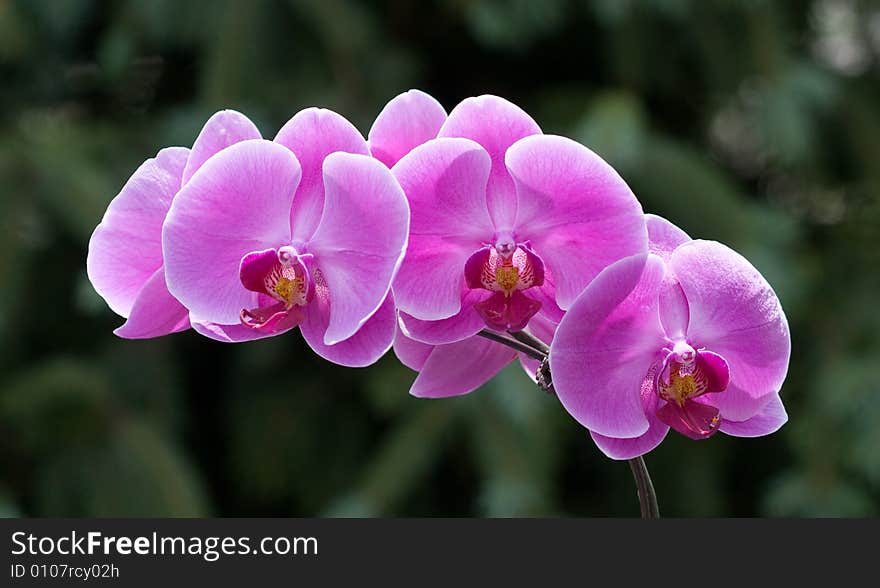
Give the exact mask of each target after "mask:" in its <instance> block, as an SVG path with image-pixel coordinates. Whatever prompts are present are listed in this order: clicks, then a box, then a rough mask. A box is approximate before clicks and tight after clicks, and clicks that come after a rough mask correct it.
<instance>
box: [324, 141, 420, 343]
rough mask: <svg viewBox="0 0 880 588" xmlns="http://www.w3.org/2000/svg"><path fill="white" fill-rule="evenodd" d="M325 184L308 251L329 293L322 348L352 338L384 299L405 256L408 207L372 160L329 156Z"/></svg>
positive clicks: (387, 173) (400, 192)
mask: <svg viewBox="0 0 880 588" xmlns="http://www.w3.org/2000/svg"><path fill="white" fill-rule="evenodd" d="M324 183H325V186H326V195H325V198H326V203H327V205H326V207H325V208H324V214H323V216H322V217H321V223H320V224H319V225H318V228H317V229H315V233H314V235H313V237H312V239H311V241H310V242H309V244H308V247H309V251H310V252H311V253H313V254H314V255H315V264H316V266H317V268H318V269H319V270H320V271H321V273H322V276H323V279H324V281H325V282H326V284H327V287H328V288H329V290H330V298H331V300H332V305H331V310H330V321H329V323H328V326H327V332H326V333H325V334H324V343H325V344H326V345H333V344H334V343H338V342H339V341H343V340H345V339H348V338H349V337H351V336H352V335H354V334H355V332H357V330H358V329H359V328H360V327H361V325H363V324H364V323H365V322H366V320H367V319H368V318H370V316H372V314H373V313H374V312H376V310H377V309H378V308H379V306H380V305H381V304H382V303H383V302H384V301H385V299H386V297H387V296H388V293H389V291H390V290H391V282H392V280H393V279H394V276H395V274H396V273H397V269H398V267H399V266H400V263H401V261H402V259H403V255H404V253H405V251H406V242H407V233H408V232H409V206H408V204H407V201H406V196H405V195H404V193H403V190H401V188H400V185H399V184H398V183H397V181H396V180H395V179H394V176H392V175H391V172H390V171H389V170H388V168H387V167H385V166H384V165H382V164H381V163H380V162H379V161H377V160H375V159H373V158H372V157H367V156H364V155H354V154H350V153H333V154H331V155H328V156H327V158H326V159H325V160H324ZM389 344H390V339H389Z"/></svg>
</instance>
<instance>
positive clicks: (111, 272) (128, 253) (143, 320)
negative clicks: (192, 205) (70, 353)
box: [86, 110, 260, 339]
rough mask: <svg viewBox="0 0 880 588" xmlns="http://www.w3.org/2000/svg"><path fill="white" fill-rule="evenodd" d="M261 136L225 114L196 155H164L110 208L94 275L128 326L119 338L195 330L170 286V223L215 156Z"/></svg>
mask: <svg viewBox="0 0 880 588" xmlns="http://www.w3.org/2000/svg"><path fill="white" fill-rule="evenodd" d="M259 137H260V132H259V131H258V130H257V128H256V127H255V126H254V124H253V123H252V122H251V121H250V120H248V118H247V117H245V116H244V115H243V114H241V113H239V112H235V111H233V110H223V111H220V112H217V113H216V114H214V115H213V116H212V117H211V118H210V119H209V120H208V121H207V122H206V123H205V126H204V127H203V128H202V131H201V132H200V133H199V136H198V138H197V139H196V141H195V143H194V144H193V147H192V149H186V148H183V147H169V148H166V149H162V150H161V151H159V153H158V154H157V155H156V157H154V158H152V159H148V160H147V161H145V162H144V163H143V164H142V165H141V166H140V167H139V168H138V169H137V170H136V171H135V172H134V174H132V176H131V178H129V180H128V182H126V184H125V186H124V187H123V188H122V190H121V191H120V192H119V194H118V195H117V196H116V197H115V198H114V199H113V201H112V202H110V205H109V206H108V208H107V212H106V213H105V214H104V218H103V219H102V220H101V223H100V224H99V225H98V226H97V228H96V229H95V231H94V232H93V233H92V237H91V239H90V241H89V253H88V258H87V260H86V268H87V271H88V276H89V280H90V281H91V282H92V285H93V286H94V288H95V290H96V291H97V292H98V294H100V295H101V296H102V297H103V298H104V300H106V302H107V305H108V306H109V307H110V308H111V309H112V310H113V311H114V312H116V313H117V314H119V315H121V316H122V317H124V318H126V319H127V320H126V322H125V324H123V325H122V326H121V327H119V328H118V329H116V330H115V331H114V333H116V334H117V335H118V336H120V337H125V338H127V339H143V338H149V337H159V336H162V335H167V334H169V333H175V332H177V331H182V330H186V329H188V328H189V327H190V320H189V311H188V310H187V309H186V308H185V307H184V306H183V305H182V304H181V303H180V302H179V301H178V300H177V299H176V298H174V297H173V296H172V295H171V294H170V293H169V291H168V287H167V285H166V280H165V267H164V258H163V255H162V223H163V222H164V221H165V216H166V214H167V213H168V209H169V208H170V207H171V202H172V200H173V199H174V197H175V196H176V195H177V193H178V191H179V190H180V188H181V187H182V186H183V185H185V184H186V183H187V182H188V181H189V179H190V178H191V177H192V176H193V174H194V173H195V172H196V171H197V170H198V169H199V167H201V165H202V164H203V163H204V162H205V161H206V160H207V159H208V158H209V157H210V156H211V155H213V154H215V153H217V152H218V151H220V150H222V149H224V148H225V147H228V146H229V145H231V144H233V143H237V142H238V141H242V140H245V139H253V138H259Z"/></svg>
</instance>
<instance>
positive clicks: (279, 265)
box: [239, 245, 314, 332]
mask: <svg viewBox="0 0 880 588" xmlns="http://www.w3.org/2000/svg"><path fill="white" fill-rule="evenodd" d="M311 257H312V256H311V254H305V255H300V254H299V252H298V251H297V249H296V248H295V247H293V246H291V245H285V246H282V247H279V248H278V249H265V250H263V251H254V252H251V253H248V254H247V255H245V256H244V257H243V258H242V260H241V267H240V270H239V274H240V277H241V283H242V286H244V287H245V288H246V289H248V290H250V291H252V292H256V293H257V294H259V297H258V305H257V307H256V308H253V309H242V311H241V323H242V324H243V325H244V326H246V327H249V328H252V329H256V330H260V331H265V330H268V331H272V332H275V331H276V330H278V329H281V328H284V329H287V328H291V327H293V326H296V325H298V324H299V323H300V322H301V321H302V318H303V315H302V312H301V311H300V310H299V309H300V308H301V307H304V306H305V305H306V304H308V303H309V301H310V300H311V298H312V296H313V293H314V285H313V280H312V279H311V276H310V273H309V269H308V266H307V262H310V260H311Z"/></svg>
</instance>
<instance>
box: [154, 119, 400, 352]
mask: <svg viewBox="0 0 880 588" xmlns="http://www.w3.org/2000/svg"><path fill="white" fill-rule="evenodd" d="M408 227H409V208H408V205H407V201H406V198H405V196H404V194H403V191H402V190H401V188H400V186H399V185H398V183H397V182H396V181H395V179H394V177H393V176H392V175H391V173H390V172H389V170H388V169H387V168H386V167H385V166H384V165H382V164H381V163H380V162H379V161H377V160H376V159H373V158H371V157H369V156H368V147H367V143H366V141H365V140H364V139H363V137H362V136H361V135H360V133H358V131H357V130H356V129H355V128H354V127H353V126H352V125H351V124H350V123H349V122H348V121H347V120H345V119H344V118H343V117H341V116H340V115H338V114H336V113H333V112H331V111H328V110H321V109H315V108H311V109H307V110H304V111H302V112H300V113H298V114H297V115H295V116H294V117H293V118H292V119H291V120H290V121H289V122H288V123H287V124H286V125H285V126H284V127H283V128H282V129H281V131H280V132H279V133H278V135H277V136H276V138H275V140H274V141H266V140H261V139H254V140H248V141H243V142H240V143H238V144H236V145H233V146H231V147H229V148H227V149H224V150H222V151H221V152H219V153H217V154H216V155H214V156H213V157H211V158H210V159H208V160H207V161H206V162H205V164H204V165H203V166H202V168H201V169H200V170H199V171H198V172H197V173H196V174H194V176H193V177H192V179H191V180H190V181H189V182H188V183H187V184H186V185H185V186H184V187H183V188H182V189H181V191H180V193H179V194H178V195H177V197H176V198H175V199H174V201H173V203H172V205H171V209H170V211H169V212H168V216H167V218H166V220H165V224H164V228H163V234H162V242H163V251H164V255H165V265H166V275H167V281H168V288H169V290H170V292H171V293H172V294H173V295H174V296H175V297H176V298H177V299H178V300H180V301H181V302H182V303H183V305H184V306H185V307H187V308H188V309H189V311H190V314H191V317H192V321H193V327H194V328H195V329H196V330H198V331H199V332H200V333H202V334H204V335H207V336H209V337H212V338H215V339H218V340H221V341H229V342H237V341H247V340H252V339H258V338H262V337H267V336H273V335H278V334H281V333H284V332H287V331H289V330H291V329H293V328H295V327H299V328H300V330H301V331H302V334H303V337H304V338H305V340H306V342H307V343H308V344H309V346H310V347H312V349H314V350H315V352H316V353H318V354H319V355H321V356H322V357H324V358H326V359H328V360H330V361H333V362H335V363H339V364H341V365H347V366H364V365H369V364H371V363H373V362H375V361H376V360H377V359H378V358H379V357H381V355H383V354H384V353H385V352H386V351H387V350H388V349H389V348H390V346H391V343H392V339H393V337H394V329H395V323H396V315H395V309H394V303H393V300H392V299H391V297H390V295H389V294H390V288H391V281H392V279H393V278H394V275H395V273H396V272H397V269H398V267H399V265H400V263H401V260H402V258H403V254H404V251H405V249H406V241H407V232H408Z"/></svg>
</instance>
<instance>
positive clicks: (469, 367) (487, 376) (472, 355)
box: [410, 337, 516, 398]
mask: <svg viewBox="0 0 880 588" xmlns="http://www.w3.org/2000/svg"><path fill="white" fill-rule="evenodd" d="M514 357H516V352H515V351H513V350H512V349H510V348H509V347H506V346H504V345H501V344H500V343H496V342H494V341H490V340H488V339H484V338H482V337H470V338H469V339H465V340H464V341H459V342H457V343H450V344H448V345H438V346H436V347H434V349H433V350H432V351H431V355H430V356H428V359H427V361H425V364H424V365H423V366H422V368H421V370H420V371H419V375H418V377H417V378H416V381H415V382H414V383H413V385H412V388H411V389H410V394H412V395H413V396H417V397H419V398H447V397H449V396H460V395H462V394H467V393H469V392H473V391H474V390H476V389H477V388H479V387H480V386H482V385H483V384H485V383H486V382H488V381H489V380H491V379H492V377H494V376H495V374H497V373H498V372H500V371H501V370H502V368H504V366H506V365H507V364H509V363H510V362H511V361H513V359H514Z"/></svg>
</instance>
